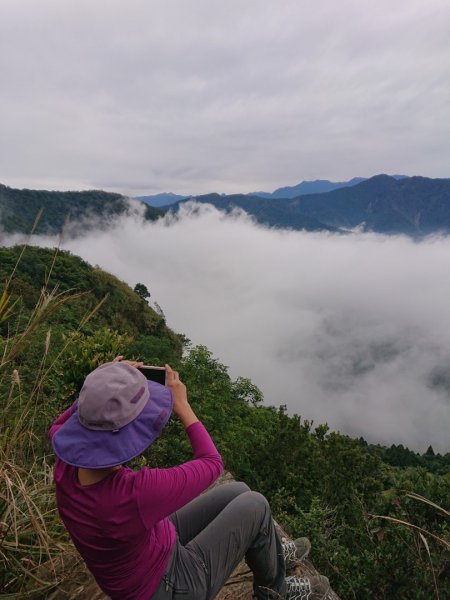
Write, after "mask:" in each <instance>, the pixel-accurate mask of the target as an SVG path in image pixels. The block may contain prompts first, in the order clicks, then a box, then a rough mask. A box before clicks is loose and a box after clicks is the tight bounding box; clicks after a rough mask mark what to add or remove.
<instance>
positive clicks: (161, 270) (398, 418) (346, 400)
mask: <svg viewBox="0 0 450 600" xmlns="http://www.w3.org/2000/svg"><path fill="white" fill-rule="evenodd" d="M18 241H20V239H19V238H18V237H17V236H15V237H9V238H8V239H3V243H5V242H6V243H8V244H11V243H15V242H18ZM55 242H56V240H55V239H52V238H48V237H42V236H41V237H38V236H36V237H35V238H34V243H36V244H39V245H54V244H55ZM63 248H64V249H67V250H70V251H71V252H73V253H75V254H78V255H80V256H82V257H83V258H84V259H85V260H87V261H89V262H90V263H91V264H98V265H100V266H101V267H102V268H104V269H106V270H108V271H110V272H111V273H114V274H115V275H117V276H118V277H120V278H121V279H123V280H124V281H126V282H127V283H129V284H130V285H131V286H134V285H135V284H136V283H137V282H141V283H144V284H145V285H146V286H147V287H148V289H149V290H150V292H151V295H152V297H151V299H150V302H152V301H156V302H158V304H159V305H161V307H162V308H163V310H164V312H165V315H166V317H167V322H168V324H169V326H171V327H172V328H174V329H175V330H176V331H178V332H180V333H184V334H186V335H187V336H188V337H189V338H190V339H191V340H192V342H193V343H194V344H199V343H201V344H205V345H207V346H208V347H209V348H210V350H212V351H213V353H214V355H215V356H216V357H217V358H218V359H219V360H220V361H222V362H224V363H225V364H226V365H228V366H229V367H230V374H231V375H232V376H233V377H237V376H239V375H241V376H245V377H250V378H251V379H252V380H253V381H254V383H256V384H257V385H258V386H259V387H260V388H261V390H262V391H263V392H264V396H265V401H266V403H268V404H272V405H280V404H286V405H287V407H288V410H289V412H290V413H294V412H295V413H298V414H300V415H301V416H302V417H304V418H306V419H309V420H314V423H315V424H319V423H323V422H327V423H328V424H329V425H330V427H331V428H332V429H335V430H340V431H342V432H344V433H347V434H351V435H354V436H364V438H366V439H367V440H368V441H371V442H380V443H384V444H389V445H390V444H391V443H396V444H398V443H403V444H406V445H408V446H409V447H411V448H413V449H416V450H418V451H425V450H426V448H427V447H428V445H430V444H431V445H433V448H434V449H435V450H439V451H441V452H446V451H449V450H450V447H449V433H448V432H449V431H450V336H449V333H450V239H449V238H445V237H436V238H428V239H426V240H424V241H421V242H415V241H412V240H411V239H409V238H406V237H403V236H396V237H387V236H382V235H375V234H367V233H364V234H363V233H353V234H349V235H334V234H327V233H306V232H299V231H288V230H277V229H268V228H265V227H262V226H260V225H257V224H255V223H254V222H253V221H252V220H251V219H250V218H249V217H248V216H247V215H245V214H243V213H241V212H235V213H233V214H231V215H228V216H226V215H224V214H222V213H221V212H219V211H217V210H216V209H215V208H213V207H211V206H205V205H201V206H199V205H195V204H193V203H188V204H187V205H185V206H184V207H183V208H182V209H181V212H180V213H179V215H178V216H177V217H174V216H168V217H166V218H165V219H162V220H159V221H157V222H145V223H144V222H143V221H142V219H141V218H140V217H139V216H137V215H131V216H130V215H129V216H126V217H123V218H122V219H120V220H119V221H117V222H116V223H115V224H114V225H112V226H111V228H109V229H108V230H106V231H100V230H91V231H88V232H86V233H85V234H84V235H83V237H76V238H74V239H71V238H70V237H66V239H65V241H64V243H63Z"/></svg>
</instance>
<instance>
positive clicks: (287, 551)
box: [281, 538, 297, 563]
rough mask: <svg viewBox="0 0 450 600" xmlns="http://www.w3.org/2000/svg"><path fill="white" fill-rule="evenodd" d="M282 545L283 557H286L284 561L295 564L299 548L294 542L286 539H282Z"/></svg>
mask: <svg viewBox="0 0 450 600" xmlns="http://www.w3.org/2000/svg"><path fill="white" fill-rule="evenodd" d="M281 542H282V543H281V545H282V547H283V555H284V561H285V562H287V563H289V562H295V560H296V558H297V556H296V552H297V547H296V545H295V544H294V542H289V541H288V540H287V539H286V538H282V539H281Z"/></svg>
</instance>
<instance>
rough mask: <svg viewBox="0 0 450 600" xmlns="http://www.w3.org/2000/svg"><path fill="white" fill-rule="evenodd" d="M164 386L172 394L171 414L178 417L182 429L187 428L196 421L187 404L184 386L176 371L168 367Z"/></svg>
mask: <svg viewBox="0 0 450 600" xmlns="http://www.w3.org/2000/svg"><path fill="white" fill-rule="evenodd" d="M166 386H167V387H168V388H169V389H170V391H171V392H172V398H173V412H174V413H175V414H176V415H177V416H178V418H179V419H180V421H181V422H182V423H183V425H184V427H189V426H190V425H192V424H193V423H195V422H196V421H198V419H197V417H196V416H195V413H194V411H193V410H192V408H191V406H190V404H189V402H188V398H187V389H186V386H185V385H184V383H183V382H182V381H181V380H180V376H179V375H178V373H177V371H174V370H173V369H172V367H171V366H170V365H166Z"/></svg>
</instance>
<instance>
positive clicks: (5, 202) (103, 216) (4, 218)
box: [0, 184, 160, 233]
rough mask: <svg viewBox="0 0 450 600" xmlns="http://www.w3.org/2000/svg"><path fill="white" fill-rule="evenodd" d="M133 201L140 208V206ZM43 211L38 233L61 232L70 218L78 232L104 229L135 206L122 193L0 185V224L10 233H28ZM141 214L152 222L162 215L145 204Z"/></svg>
mask: <svg viewBox="0 0 450 600" xmlns="http://www.w3.org/2000/svg"><path fill="white" fill-rule="evenodd" d="M133 202H134V203H135V208H136V209H137V207H138V204H139V203H138V202H137V201H132V203H133ZM41 209H43V213H42V217H41V219H40V221H39V223H38V225H37V229H36V233H59V232H60V231H61V230H62V229H63V227H64V223H65V222H66V220H67V219H69V220H70V221H71V222H72V223H73V224H74V225H76V224H78V226H79V228H80V229H79V231H81V230H85V229H86V228H89V227H90V226H94V227H96V228H98V227H102V225H106V224H107V223H108V221H109V220H110V219H113V218H114V217H117V216H119V215H122V214H124V213H128V212H130V211H132V204H130V200H129V199H127V198H125V197H124V196H121V195H120V194H111V193H108V192H103V191H101V190H91V191H86V192H49V191H47V190H17V189H14V188H10V187H7V186H5V185H1V184H0V224H1V228H2V229H3V230H4V231H6V232H7V233H15V232H29V231H30V230H31V228H32V226H33V223H34V220H35V219H36V216H37V215H38V213H39V211H40V210H41ZM142 213H143V215H144V218H146V219H149V220H154V219H157V218H158V216H159V215H160V212H159V211H158V210H157V209H156V208H152V207H151V206H147V205H143V208H142Z"/></svg>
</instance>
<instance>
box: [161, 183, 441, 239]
mask: <svg viewBox="0 0 450 600" xmlns="http://www.w3.org/2000/svg"><path fill="white" fill-rule="evenodd" d="M193 199H195V200H196V201H197V202H207V203H210V204H213V205H214V206H216V207H217V208H219V209H221V210H225V211H230V210H232V209H233V208H234V207H239V208H242V209H243V210H245V211H246V212H248V213H249V214H250V215H253V216H254V217H255V219H256V220H257V221H258V222H260V223H262V224H264V225H270V226H274V227H289V228H292V229H305V230H307V231H320V230H323V231H346V230H349V229H354V228H356V227H359V228H360V229H361V230H362V231H375V232H377V233H384V234H389V235H390V234H406V235H409V236H412V237H422V236H424V235H429V234H432V233H448V232H449V231H450V180H449V179H430V178H427V177H408V178H403V179H396V178H395V177H389V176H388V175H377V176H375V177H372V178H371V179H367V180H365V181H362V182H360V183H358V184H357V185H353V186H350V187H343V188H341V189H335V190H333V191H330V192H324V193H320V194H318V193H314V194H309V195H302V196H299V197H297V198H293V199H283V198H272V197H271V198H259V197H252V196H246V195H244V194H234V195H231V196H220V195H219V194H208V195H205V196H197V197H195V198H193ZM179 204H180V202H178V203H177V204H175V205H173V207H170V209H171V210H176V207H177V205H179Z"/></svg>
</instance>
